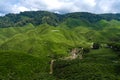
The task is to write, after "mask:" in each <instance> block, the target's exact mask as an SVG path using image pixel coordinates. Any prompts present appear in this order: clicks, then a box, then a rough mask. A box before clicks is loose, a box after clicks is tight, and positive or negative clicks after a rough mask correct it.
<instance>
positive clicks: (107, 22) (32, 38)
mask: <svg viewBox="0 0 120 80" xmlns="http://www.w3.org/2000/svg"><path fill="white" fill-rule="evenodd" d="M73 54H75V55H76V56H77V57H76V56H75V57H74V56H73ZM71 57H72V58H71ZM52 60H54V62H53V65H52V69H53V72H52V73H51V74H50V73H49V72H50V65H51V61H52ZM119 67H120V14H93V13H88V12H75V13H67V14H57V13H52V12H48V11H26V12H21V13H19V14H12V13H10V14H7V15H5V16H1V17H0V80H120V72H119V71H120V69H119Z"/></svg>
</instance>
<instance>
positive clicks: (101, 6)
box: [0, 0, 120, 14]
mask: <svg viewBox="0 0 120 80" xmlns="http://www.w3.org/2000/svg"><path fill="white" fill-rule="evenodd" d="M119 4H120V0H2V1H0V14H4V13H5V14H6V13H18V12H23V11H31V10H32V11H33V10H34V11H36V10H48V11H52V12H57V13H66V12H82V11H84V12H92V13H108V12H120V10H119V9H120V8H119V7H120V6H119Z"/></svg>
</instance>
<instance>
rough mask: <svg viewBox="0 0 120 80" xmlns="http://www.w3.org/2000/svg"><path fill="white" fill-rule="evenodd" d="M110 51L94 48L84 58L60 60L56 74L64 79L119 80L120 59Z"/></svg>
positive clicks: (55, 65) (56, 63)
mask: <svg viewBox="0 0 120 80" xmlns="http://www.w3.org/2000/svg"><path fill="white" fill-rule="evenodd" d="M109 52H111V51H109V49H100V50H99V51H98V50H96V51H94V50H93V51H92V52H91V53H89V54H86V56H84V59H83V60H79V59H75V60H60V61H59V60H58V61H56V62H55V64H54V76H55V77H57V78H58V79H64V80H73V79H74V80H119V79H120V77H119V76H120V75H119V63H118V62H119V59H118V58H117V55H116V54H115V53H113V52H111V53H109ZM117 70H118V71H117ZM116 71H117V72H116ZM117 73H118V74H117Z"/></svg>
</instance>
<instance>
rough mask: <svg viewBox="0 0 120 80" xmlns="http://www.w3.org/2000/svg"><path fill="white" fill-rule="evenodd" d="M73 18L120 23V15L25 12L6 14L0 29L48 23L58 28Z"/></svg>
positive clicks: (1, 21)
mask: <svg viewBox="0 0 120 80" xmlns="http://www.w3.org/2000/svg"><path fill="white" fill-rule="evenodd" d="M69 18H72V19H76V20H79V21H80V20H82V21H86V22H88V23H91V24H94V23H97V22H98V21H100V20H102V19H104V20H107V21H110V20H113V19H114V20H117V21H120V14H119V13H116V14H112V13H107V14H94V13H89V12H73V13H66V14H57V13H53V12H48V11H25V12H21V13H19V14H13V13H10V14H6V15H5V16H3V17H0V27H2V28H4V27H15V26H24V25H26V24H28V23H32V24H33V25H40V24H43V23H47V24H49V25H52V26H58V25H59V24H61V23H63V22H64V21H66V20H67V19H69Z"/></svg>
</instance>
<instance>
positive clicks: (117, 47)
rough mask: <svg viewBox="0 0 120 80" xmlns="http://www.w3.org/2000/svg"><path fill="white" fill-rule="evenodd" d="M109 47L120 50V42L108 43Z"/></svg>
mask: <svg viewBox="0 0 120 80" xmlns="http://www.w3.org/2000/svg"><path fill="white" fill-rule="evenodd" d="M108 47H110V48H111V49H113V50H114V51H120V43H108Z"/></svg>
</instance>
